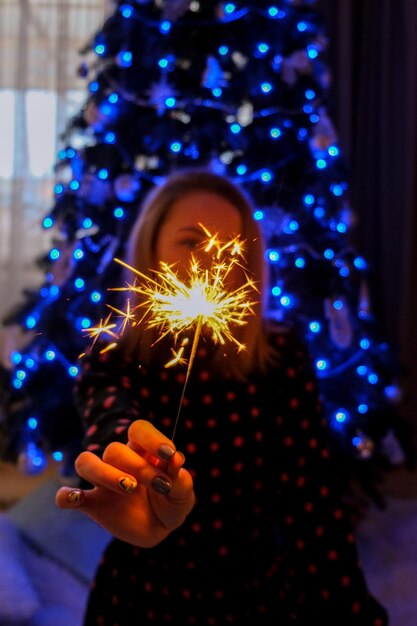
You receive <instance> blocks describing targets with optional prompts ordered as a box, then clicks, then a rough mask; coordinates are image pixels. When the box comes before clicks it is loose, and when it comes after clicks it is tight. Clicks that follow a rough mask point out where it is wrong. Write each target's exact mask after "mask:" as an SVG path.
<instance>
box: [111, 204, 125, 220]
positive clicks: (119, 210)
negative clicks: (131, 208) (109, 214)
mask: <svg viewBox="0 0 417 626" xmlns="http://www.w3.org/2000/svg"><path fill="white" fill-rule="evenodd" d="M124 214H125V212H124V210H123V209H122V207H121V206H118V207H116V208H115V209H114V211H113V215H114V217H116V218H117V219H118V220H120V219H121V218H122V217H123V216H124Z"/></svg>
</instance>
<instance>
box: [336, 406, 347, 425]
mask: <svg viewBox="0 0 417 626" xmlns="http://www.w3.org/2000/svg"><path fill="white" fill-rule="evenodd" d="M334 417H335V419H336V421H337V422H338V423H339V424H344V423H345V422H346V421H347V419H348V413H347V411H346V409H338V410H337V411H336V413H335V414H334Z"/></svg>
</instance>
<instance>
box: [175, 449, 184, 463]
mask: <svg viewBox="0 0 417 626" xmlns="http://www.w3.org/2000/svg"><path fill="white" fill-rule="evenodd" d="M177 454H179V455H180V457H181V460H182V463H183V464H184V463H185V456H184V455H183V453H182V452H180V451H179V450H177Z"/></svg>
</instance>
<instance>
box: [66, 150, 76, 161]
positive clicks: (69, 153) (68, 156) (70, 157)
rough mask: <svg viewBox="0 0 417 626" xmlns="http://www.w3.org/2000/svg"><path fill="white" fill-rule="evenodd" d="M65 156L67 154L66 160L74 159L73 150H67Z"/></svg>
mask: <svg viewBox="0 0 417 626" xmlns="http://www.w3.org/2000/svg"><path fill="white" fill-rule="evenodd" d="M66 154H67V158H68V159H73V158H74V157H75V150H74V148H67V150H66Z"/></svg>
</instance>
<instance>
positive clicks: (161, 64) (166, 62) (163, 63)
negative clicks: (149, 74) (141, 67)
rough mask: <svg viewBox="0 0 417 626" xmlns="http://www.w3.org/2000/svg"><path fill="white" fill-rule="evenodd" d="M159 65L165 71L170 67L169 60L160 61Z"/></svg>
mask: <svg viewBox="0 0 417 626" xmlns="http://www.w3.org/2000/svg"><path fill="white" fill-rule="evenodd" d="M158 65H159V67H161V68H162V69H163V70H165V69H166V68H167V67H168V59H159V61H158Z"/></svg>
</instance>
